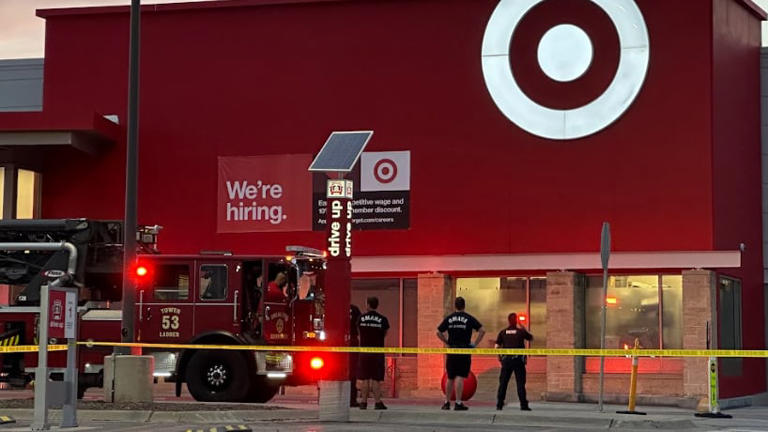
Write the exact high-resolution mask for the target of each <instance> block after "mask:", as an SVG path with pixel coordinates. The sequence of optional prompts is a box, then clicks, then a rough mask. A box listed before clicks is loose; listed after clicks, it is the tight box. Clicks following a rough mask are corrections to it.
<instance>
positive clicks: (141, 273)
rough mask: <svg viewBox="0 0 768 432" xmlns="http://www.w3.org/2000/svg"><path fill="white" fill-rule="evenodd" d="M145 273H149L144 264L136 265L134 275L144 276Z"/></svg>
mask: <svg viewBox="0 0 768 432" xmlns="http://www.w3.org/2000/svg"><path fill="white" fill-rule="evenodd" d="M147 273H149V270H147V268H146V267H144V266H138V267H136V276H138V277H144V276H146V275H147Z"/></svg>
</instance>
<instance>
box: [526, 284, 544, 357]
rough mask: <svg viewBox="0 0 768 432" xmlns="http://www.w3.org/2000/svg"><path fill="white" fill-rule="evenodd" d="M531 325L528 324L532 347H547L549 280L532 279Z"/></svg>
mask: <svg viewBox="0 0 768 432" xmlns="http://www.w3.org/2000/svg"><path fill="white" fill-rule="evenodd" d="M529 284H530V299H531V300H530V312H529V313H528V316H529V317H530V320H529V321H530V325H529V324H526V327H528V330H530V332H531V334H532V335H533V342H532V343H531V346H532V347H536V348H545V347H546V346H547V279H546V278H531V279H530V282H529Z"/></svg>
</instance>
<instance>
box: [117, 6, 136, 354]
mask: <svg viewBox="0 0 768 432" xmlns="http://www.w3.org/2000/svg"><path fill="white" fill-rule="evenodd" d="M140 24H141V0H131V36H130V38H131V39H130V46H129V51H130V54H129V62H128V139H127V142H126V149H125V218H124V221H123V317H122V329H121V331H120V334H121V338H120V340H121V341H122V342H133V335H134V320H135V316H136V312H135V311H134V308H135V306H136V286H135V285H136V283H135V280H134V277H133V271H132V270H133V267H134V265H135V262H136V227H137V225H138V223H137V221H136V201H137V200H136V190H137V188H138V161H139V45H140V40H141V38H140V32H141V25H140ZM122 352H123V353H127V352H132V353H134V354H139V353H140V352H141V351H140V349H132V350H130V351H129V350H125V349H124V350H122Z"/></svg>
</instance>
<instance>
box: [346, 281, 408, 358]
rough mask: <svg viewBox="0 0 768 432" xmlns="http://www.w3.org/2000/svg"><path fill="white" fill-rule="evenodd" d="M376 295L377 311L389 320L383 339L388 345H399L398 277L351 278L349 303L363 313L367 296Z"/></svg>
mask: <svg viewBox="0 0 768 432" xmlns="http://www.w3.org/2000/svg"><path fill="white" fill-rule="evenodd" d="M373 296H375V297H378V298H379V307H378V309H377V310H378V312H379V313H380V314H382V315H384V316H385V317H387V320H388V321H389V331H388V332H387V337H386V339H385V340H384V344H385V345H386V346H388V347H398V346H400V279H353V280H352V298H351V303H352V304H354V305H357V307H359V308H360V311H361V312H363V313H365V311H366V300H367V299H368V297H373Z"/></svg>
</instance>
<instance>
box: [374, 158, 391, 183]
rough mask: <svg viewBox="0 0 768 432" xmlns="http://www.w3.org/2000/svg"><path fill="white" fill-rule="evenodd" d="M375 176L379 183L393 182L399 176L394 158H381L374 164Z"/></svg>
mask: <svg viewBox="0 0 768 432" xmlns="http://www.w3.org/2000/svg"><path fill="white" fill-rule="evenodd" d="M373 177H374V178H376V180H377V181H378V182H379V183H385V184H386V183H391V182H392V180H394V179H395V178H396V177H397V164H396V163H395V161H393V160H392V159H381V160H379V161H378V162H376V165H374V166H373Z"/></svg>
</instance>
